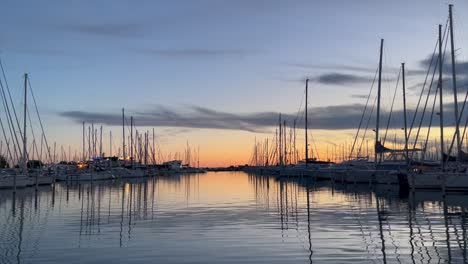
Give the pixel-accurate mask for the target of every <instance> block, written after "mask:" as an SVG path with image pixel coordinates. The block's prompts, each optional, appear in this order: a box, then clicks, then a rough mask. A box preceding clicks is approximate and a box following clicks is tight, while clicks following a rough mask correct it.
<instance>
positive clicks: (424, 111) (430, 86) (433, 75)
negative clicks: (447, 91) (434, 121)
mask: <svg viewBox="0 0 468 264" xmlns="http://www.w3.org/2000/svg"><path fill="white" fill-rule="evenodd" d="M446 26H447V25H446ZM445 33H447V28H446V29H445ZM445 33H444V34H445ZM443 39H445V40H447V39H448V34H445V35H444V36H443ZM447 43H448V41H445V47H444V53H443V54H442V63H443V61H444V59H445V53H446V51H447ZM438 62H439V56H437V60H436V64H435V66H434V71H433V73H432V78H431V83H430V85H429V91H428V93H427V97H426V101H425V104H424V109H423V112H422V115H421V120H420V121H419V127H418V130H417V133H416V138H415V140H414V143H413V148H416V144H417V142H418V138H419V134H420V131H421V126H422V123H423V121H424V117H425V114H426V108H427V102H428V100H429V95H430V93H431V90H432V86H433V83H434V79H435V74H436V70H437V69H438V67H437V66H436V65H437V63H438ZM437 86H439V84H437ZM413 155H414V153H413Z"/></svg>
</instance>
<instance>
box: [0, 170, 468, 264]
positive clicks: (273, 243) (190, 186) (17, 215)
mask: <svg viewBox="0 0 468 264" xmlns="http://www.w3.org/2000/svg"><path fill="white" fill-rule="evenodd" d="M467 198H468V197H466V196H463V195H456V196H454V195H450V196H448V197H446V198H442V196H441V195H440V194H438V193H422V192H417V193H416V194H415V195H409V196H408V195H406V197H405V195H401V194H399V193H398V190H388V189H387V188H386V187H382V186H380V187H375V186H374V187H373V188H372V189H371V188H370V187H369V186H367V185H347V186H344V185H336V186H332V184H331V183H329V182H316V183H314V182H310V181H309V182H308V181H301V180H295V181H293V180H290V181H278V180H275V179H274V178H273V177H259V176H252V175H247V174H245V173H242V172H218V173H214V172H210V173H207V174H199V175H191V176H188V175H187V176H178V177H159V178H148V179H139V180H132V181H107V182H95V183H93V184H90V183H86V184H82V185H73V186H67V185H65V184H56V186H55V187H42V188H40V190H39V191H38V193H37V195H36V193H35V192H34V189H24V190H20V191H19V193H17V195H16V196H15V197H14V199H13V196H12V194H11V191H8V190H4V191H0V263H104V262H108V263H148V262H149V263H309V262H315V263H447V262H452V263H463V262H466V261H467V256H466V255H467V250H466V243H467V235H466V228H467V226H468V224H467V221H466V217H467V207H468V199H467Z"/></svg>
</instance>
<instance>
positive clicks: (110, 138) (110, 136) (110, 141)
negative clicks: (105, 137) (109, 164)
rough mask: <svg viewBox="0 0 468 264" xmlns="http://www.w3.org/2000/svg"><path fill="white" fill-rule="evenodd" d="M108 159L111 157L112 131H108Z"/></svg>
mask: <svg viewBox="0 0 468 264" xmlns="http://www.w3.org/2000/svg"><path fill="white" fill-rule="evenodd" d="M109 157H112V130H111V131H109Z"/></svg>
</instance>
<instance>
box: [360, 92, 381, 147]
mask: <svg viewBox="0 0 468 264" xmlns="http://www.w3.org/2000/svg"><path fill="white" fill-rule="evenodd" d="M376 102H377V96H376V97H375V98H374V103H373V104H372V108H371V111H370V114H369V118H368V119H367V123H366V129H365V130H364V135H363V136H362V141H361V144H360V145H359V149H358V153H360V152H361V150H362V145H363V144H364V141H365V140H366V134H367V130H368V129H369V124H370V120H371V118H372V114H373V113H374V108H375V105H376Z"/></svg>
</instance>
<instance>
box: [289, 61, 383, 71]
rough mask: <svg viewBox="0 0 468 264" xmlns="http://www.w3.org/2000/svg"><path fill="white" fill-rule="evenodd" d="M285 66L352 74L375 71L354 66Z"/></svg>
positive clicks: (300, 64) (299, 64) (304, 64)
mask: <svg viewBox="0 0 468 264" xmlns="http://www.w3.org/2000/svg"><path fill="white" fill-rule="evenodd" d="M287 65H289V66H292V67H297V68H303V69H313V70H335V71H353V72H365V73H372V72H375V71H376V69H372V68H370V67H363V66H354V65H316V64H307V63H288V64H287Z"/></svg>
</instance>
